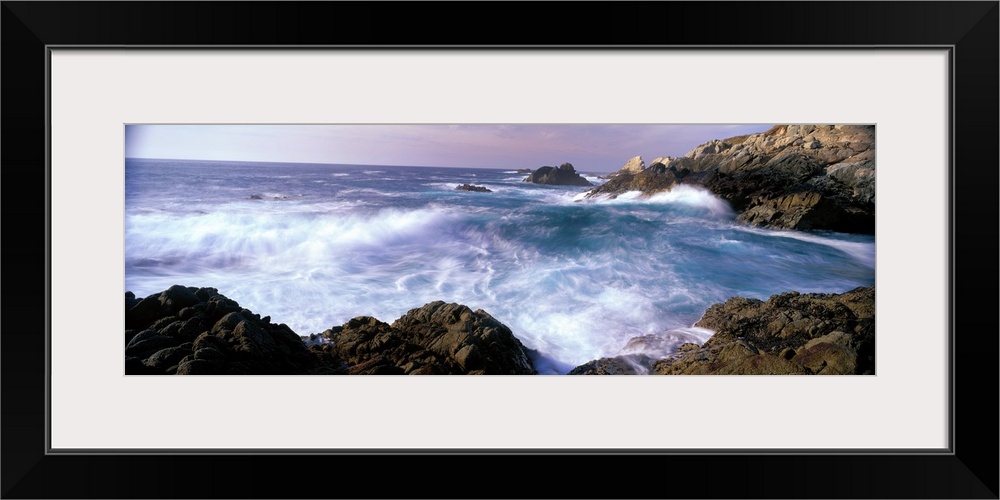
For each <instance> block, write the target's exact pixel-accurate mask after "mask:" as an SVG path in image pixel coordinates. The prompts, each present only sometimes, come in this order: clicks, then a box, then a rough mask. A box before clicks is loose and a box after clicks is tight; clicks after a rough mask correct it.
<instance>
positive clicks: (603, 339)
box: [123, 123, 876, 375]
mask: <svg viewBox="0 0 1000 500" xmlns="http://www.w3.org/2000/svg"><path fill="white" fill-rule="evenodd" d="M875 132H876V130H875V126H874V125H866V124H794V123H793V124H787V123H786V124H774V123H762V124H733V125H726V124H713V125H683V124H676V125H648V124H620V125H617V124H616V125H607V124H506V125H495V124H461V125H441V124H425V125H421V124H395V125H392V124H386V125H372V124H355V125H277V124H276V125H264V124H261V125H222V124H220V125H213V124H191V125H182V124H134V125H131V124H130V125H125V126H124V134H125V137H124V140H125V151H124V158H123V162H124V189H125V207H124V224H125V234H124V242H125V248H124V251H125V262H124V266H125V267H124V269H125V283H124V292H125V312H124V315H125V352H124V373H125V375H404V374H406V375H874V374H875V369H876V367H875V248H876V246H875V185H876V181H875V162H876V152H875Z"/></svg>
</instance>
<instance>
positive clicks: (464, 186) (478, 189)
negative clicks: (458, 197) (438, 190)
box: [455, 184, 493, 193]
mask: <svg viewBox="0 0 1000 500" xmlns="http://www.w3.org/2000/svg"><path fill="white" fill-rule="evenodd" d="M455 189H456V190H457V191H473V192H476V193H492V192H493V190H492V189H489V188H487V187H485V186H474V185H472V184H462V185H461V186H458V187H456V188H455Z"/></svg>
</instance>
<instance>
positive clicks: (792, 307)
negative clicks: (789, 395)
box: [654, 286, 875, 375]
mask: <svg viewBox="0 0 1000 500" xmlns="http://www.w3.org/2000/svg"><path fill="white" fill-rule="evenodd" d="M696 326H699V327H703V328H709V329H712V330H715V334H714V335H712V337H711V338H710V339H708V341H706V342H705V344H704V345H703V346H701V347H697V348H696V347H689V348H687V349H683V350H678V352H677V353H675V354H674V355H672V356H670V357H668V358H665V359H663V360H660V361H658V362H657V363H656V364H655V365H654V371H655V372H656V373H661V374H720V375H722V374H823V375H828V374H829V375H835V374H857V375H870V374H874V373H875V287H874V286H871V287H867V288H864V287H862V288H856V289H854V290H851V291H848V292H844V293H841V294H822V293H809V294H799V293H796V292H789V293H783V294H779V295H774V296H772V297H771V298H769V299H768V300H767V301H766V302H765V301H760V300H755V299H747V298H742V297H735V298H732V299H729V300H728V301H726V302H724V303H721V304H715V305H713V306H711V307H709V308H708V310H707V311H706V312H705V315H704V316H703V317H702V319H701V320H700V321H698V323H696Z"/></svg>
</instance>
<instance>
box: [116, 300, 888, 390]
mask: <svg viewBox="0 0 1000 500" xmlns="http://www.w3.org/2000/svg"><path fill="white" fill-rule="evenodd" d="M696 326H699V327H703V328H708V329H711V330H714V331H715V333H714V335H712V336H711V338H709V339H708V341H706V342H705V343H704V344H703V345H698V344H696V343H686V344H683V345H681V346H680V348H678V349H677V351H676V352H674V353H673V354H670V355H668V356H666V357H662V356H659V357H655V356H652V355H650V353H651V352H655V349H652V350H644V349H638V350H633V353H632V354H627V355H623V356H617V357H612V358H602V359H598V360H594V361H590V362H588V363H585V364H583V365H580V366H578V367H576V368H574V369H573V370H572V371H571V372H570V373H571V374H585V375H620V374H637V373H655V374H670V375H673V374H719V375H728V374H754V375H764V374H801V375H806V374H820V375H829V374H859V375H865V374H873V373H875V287H874V286H871V287H867V288H857V289H854V290H851V291H849V292H845V293H842V294H820V293H810V294H800V293H796V292H789V293H784V294H780V295H775V296H772V297H771V298H770V299H768V300H767V301H760V300H755V299H747V298H741V297H735V298H732V299H729V300H728V301H726V302H724V303H720V304H715V305H713V306H711V307H710V308H709V309H708V310H707V311H706V312H705V315H704V316H703V317H702V319H701V320H700V321H699V322H698V323H696ZM124 340H125V373H126V374H128V375H164V374H178V375H243V374H257V375H269V374H297V375H305V374H316V375H323V374H327V375H340V374H369V375H390V374H413V375H419V374H484V375H494V374H495V375H500V374H517V375H529V374H535V373H537V372H536V370H535V368H534V366H533V364H532V362H531V359H530V358H529V356H528V350H527V349H526V348H525V346H524V345H522V344H521V342H520V341H519V340H518V339H517V337H515V336H514V334H513V333H512V332H511V330H510V329H509V328H507V327H506V326H505V325H504V324H503V323H501V322H499V321H497V320H496V319H495V318H493V317H492V316H490V315H489V314H488V313H486V312H485V311H482V310H477V311H473V310H472V309H470V308H468V307H466V306H464V305H461V304H447V303H444V302H440V301H438V302H431V303H428V304H426V305H424V306H422V307H419V308H416V309H411V310H410V311H409V312H407V313H406V314H404V315H403V316H402V317H400V318H399V319H397V320H396V321H394V322H393V323H392V324H388V323H384V322H382V321H379V320H378V319H376V318H373V317H370V316H359V317H356V318H354V319H352V320H350V321H348V322H347V323H344V324H343V325H341V326H336V327H333V328H330V329H328V330H326V331H324V332H322V333H319V334H312V335H309V336H307V337H300V336H299V335H297V334H296V333H295V332H293V331H292V330H291V329H290V328H289V327H288V326H287V325H284V324H275V323H272V322H271V319H270V317H267V316H265V317H263V318H262V317H261V316H260V315H259V314H255V313H253V312H251V311H249V310H247V309H244V308H242V307H240V305H239V304H238V303H237V302H236V301H234V300H231V299H229V298H227V297H225V296H223V295H221V294H219V293H218V290H216V289H214V288H194V287H183V286H179V285H175V286H172V287H170V288H169V289H167V290H165V291H163V292H161V293H157V294H153V295H150V296H148V297H145V298H143V299H138V298H136V297H135V296H134V295H133V294H132V293H131V292H126V293H125V339H124ZM633 341H634V342H630V345H632V344H636V346H640V347H641V346H645V347H650V346H652V347H654V348H655V347H657V346H655V345H653V344H655V343H657V342H660V341H662V339H660V340H657V337H655V336H643V337H637V338H636V339H633Z"/></svg>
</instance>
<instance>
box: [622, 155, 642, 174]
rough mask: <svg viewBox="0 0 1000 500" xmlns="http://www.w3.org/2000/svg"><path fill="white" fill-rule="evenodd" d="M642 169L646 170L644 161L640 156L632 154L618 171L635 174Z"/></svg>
mask: <svg viewBox="0 0 1000 500" xmlns="http://www.w3.org/2000/svg"><path fill="white" fill-rule="evenodd" d="M643 170H646V163H645V162H643V161H642V157H641V156H634V157H632V158H629V160H628V161H627V162H625V166H623V167H622V168H621V169H619V170H618V172H627V173H632V174H637V173H639V172H642V171H643Z"/></svg>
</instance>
